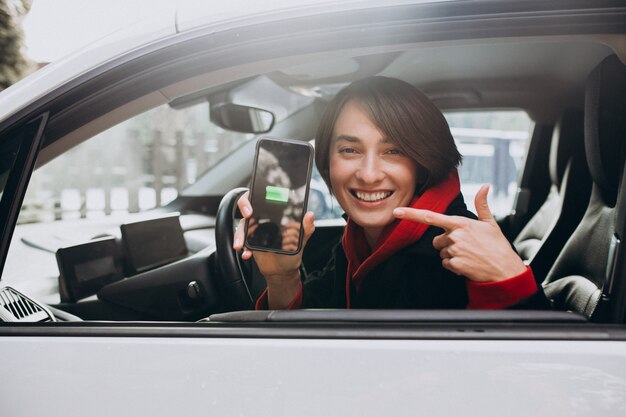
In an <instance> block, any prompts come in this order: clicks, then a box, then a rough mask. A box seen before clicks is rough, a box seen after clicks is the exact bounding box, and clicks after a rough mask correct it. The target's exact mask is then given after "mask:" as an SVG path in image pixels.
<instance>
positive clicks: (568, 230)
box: [513, 109, 591, 282]
mask: <svg viewBox="0 0 626 417" xmlns="http://www.w3.org/2000/svg"><path fill="white" fill-rule="evenodd" d="M583 118H584V114H583V112H582V111H580V110H578V109H567V110H566V111H565V112H563V114H562V115H561V117H560V119H559V121H558V122H557V124H556V126H555V127H554V131H553V134H552V142H551V147H550V162H549V168H550V181H551V187H550V192H549V193H548V196H547V198H546V200H545V202H544V203H543V205H542V206H541V207H540V208H539V210H538V211H537V213H535V215H533V217H532V218H531V219H530V220H529V221H528V223H527V224H526V225H525V226H524V228H523V229H522V230H521V232H520V233H519V234H518V235H517V237H516V238H515V239H514V240H513V245H514V246H515V249H516V250H517V252H518V253H519V255H520V256H521V257H522V259H523V260H524V261H526V262H527V263H529V264H530V265H531V267H532V268H533V272H534V274H535V277H536V278H537V280H538V281H539V282H541V281H543V279H544V278H545V276H546V274H547V272H548V270H549V269H550V267H551V266H552V264H553V263H554V260H555V259H556V257H557V256H558V254H559V252H560V251H561V249H562V248H563V245H564V244H565V242H566V241H567V239H568V238H569V236H570V235H571V234H572V232H573V231H574V229H576V226H577V225H578V223H579V221H580V219H581V218H582V216H583V214H584V213H585V208H586V207H587V204H588V202H589V194H590V191H591V176H590V175H589V169H588V168H587V161H586V159H585V146H584V129H583Z"/></svg>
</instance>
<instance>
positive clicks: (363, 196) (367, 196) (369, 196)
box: [355, 191, 391, 202]
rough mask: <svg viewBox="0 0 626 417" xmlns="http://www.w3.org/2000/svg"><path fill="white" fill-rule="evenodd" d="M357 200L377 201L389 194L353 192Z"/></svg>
mask: <svg viewBox="0 0 626 417" xmlns="http://www.w3.org/2000/svg"><path fill="white" fill-rule="evenodd" d="M355 194H356V196H357V198H358V199H359V200H363V201H370V202H371V201H378V200H384V199H385V198H387V197H389V196H390V195H391V192H383V191H381V192H377V193H362V192H360V191H356V192H355Z"/></svg>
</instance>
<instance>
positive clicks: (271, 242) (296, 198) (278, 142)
mask: <svg viewBox="0 0 626 417" xmlns="http://www.w3.org/2000/svg"><path fill="white" fill-rule="evenodd" d="M312 162H313V147H312V146H311V145H310V144H309V143H308V142H300V141H292V140H287V139H267V138H263V139H260V140H259V142H258V143H257V149H256V158H255V165H254V173H253V176H252V187H251V190H250V204H252V210H253V214H252V217H251V218H250V219H248V221H247V222H246V246H247V247H248V248H250V249H256V250H265V251H271V252H279V253H285V254H296V253H298V252H299V251H300V249H301V246H302V218H303V216H304V213H305V212H306V207H307V201H308V195H309V182H310V178H311V167H312Z"/></svg>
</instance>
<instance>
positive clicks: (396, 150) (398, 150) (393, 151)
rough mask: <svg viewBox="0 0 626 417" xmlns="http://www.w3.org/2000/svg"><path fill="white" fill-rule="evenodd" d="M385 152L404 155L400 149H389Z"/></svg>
mask: <svg viewBox="0 0 626 417" xmlns="http://www.w3.org/2000/svg"><path fill="white" fill-rule="evenodd" d="M385 153H386V154H388V155H402V151H401V150H400V149H389V150H387V151H386V152H385Z"/></svg>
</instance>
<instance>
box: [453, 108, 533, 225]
mask: <svg viewBox="0 0 626 417" xmlns="http://www.w3.org/2000/svg"><path fill="white" fill-rule="evenodd" d="M444 114H445V116H446V119H447V120H448V123H449V125H450V130H451V131H452V136H454V140H455V141H456V144H457V147H458V149H459V151H460V152H461V155H463V164H462V165H461V167H460V168H459V176H460V178H461V191H462V192H463V196H464V197H465V201H466V203H467V206H468V208H469V209H470V210H472V211H475V208H474V197H475V195H476V192H477V191H478V189H479V188H480V187H481V185H483V184H491V186H490V191H489V198H488V202H489V207H490V208H491V211H492V212H493V214H494V215H496V216H504V215H506V214H508V213H509V212H510V211H511V209H512V207H513V200H514V198H515V193H516V190H517V178H518V172H519V170H520V169H521V167H522V164H523V160H524V156H525V155H526V149H527V147H528V140H529V137H530V132H531V130H532V121H531V120H530V118H529V117H528V115H527V114H526V113H525V112H523V111H501V110H494V111H480V112H446V113H444Z"/></svg>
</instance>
